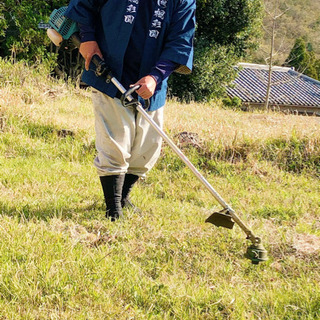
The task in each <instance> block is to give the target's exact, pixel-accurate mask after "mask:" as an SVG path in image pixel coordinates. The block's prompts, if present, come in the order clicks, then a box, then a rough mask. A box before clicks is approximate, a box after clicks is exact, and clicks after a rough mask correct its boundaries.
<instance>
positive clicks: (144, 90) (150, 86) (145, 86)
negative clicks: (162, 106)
mask: <svg viewBox="0 0 320 320" xmlns="http://www.w3.org/2000/svg"><path fill="white" fill-rule="evenodd" d="M137 85H139V86H140V88H139V89H138V90H137V91H136V92H137V94H138V95H139V96H140V97H141V98H143V99H145V100H147V99H149V98H151V97H152V96H153V94H154V92H155V90H156V86H157V82H156V80H155V79H154V78H153V77H151V76H145V77H143V78H141V79H140V80H139V81H138V82H136V83H134V84H132V85H130V87H134V86H137Z"/></svg>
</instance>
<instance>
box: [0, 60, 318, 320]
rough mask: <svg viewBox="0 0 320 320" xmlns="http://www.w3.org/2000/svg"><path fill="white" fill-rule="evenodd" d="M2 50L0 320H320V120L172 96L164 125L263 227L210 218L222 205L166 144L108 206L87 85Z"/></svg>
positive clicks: (235, 205) (242, 211) (221, 190)
mask: <svg viewBox="0 0 320 320" xmlns="http://www.w3.org/2000/svg"><path fill="white" fill-rule="evenodd" d="M41 68H42V67H41V66H39V68H28V67H26V66H25V65H23V64H22V63H19V64H16V65H14V66H12V65H10V64H8V63H6V62H4V61H2V60H0V213H1V214H0V230H1V237H0V270H1V271H0V319H77V320H78V319H81V320H82V319H83V320H85V319H290V320H291V319H320V288H319V282H320V219H319V216H320V214H319V208H320V197H319V192H320V183H319V178H320V138H319V137H320V127H319V124H320V122H319V121H320V120H319V118H316V117H304V116H296V115H283V114H277V113H269V112H252V113H244V112H241V111H237V110H231V109H224V108H223V107H222V106H220V105H219V104H195V103H193V104H179V103H177V102H175V101H170V102H168V104H167V106H166V118H165V128H164V130H165V132H166V133H167V134H168V135H169V136H170V137H171V138H172V139H173V140H174V141H175V142H176V143H178V139H177V134H179V133H180V132H183V131H188V132H193V133H197V134H198V136H199V141H198V144H199V146H198V147H192V146H187V147H182V146H181V148H182V149H183V152H184V153H185V154H186V155H187V156H188V157H189V159H190V160H191V161H192V162H193V163H194V165H195V166H196V167H197V169H198V170H199V171H200V172H201V173H202V174H203V175H204V176H205V178H206V179H207V180H208V181H209V182H210V183H211V184H212V186H213V187H214V188H215V189H216V190H217V191H218V192H219V193H220V194H221V196H222V197H223V198H224V199H225V200H226V201H227V202H228V203H230V205H231V206H232V207H233V209H235V211H236V212H237V214H238V215H239V216H240V217H241V218H242V219H243V220H244V222H245V223H246V224H247V225H248V226H249V227H250V228H252V230H253V231H254V233H255V234H256V235H258V236H261V237H262V239H263V243H264V246H265V248H266V249H267V251H268V255H269V260H268V261H267V262H264V263H260V264H259V265H253V264H251V262H250V261H249V260H247V259H245V258H244V253H245V251H246V248H247V246H248V245H249V244H250V243H248V241H247V240H246V239H245V234H244V233H243V232H242V231H241V229H240V228H239V227H238V226H235V228H234V229H233V230H227V229H221V228H216V227H214V226H213V225H211V224H206V223H204V221H205V219H206V218H207V217H208V216H209V215H210V214H211V213H212V212H214V211H217V210H220V209H221V208H220V207H219V205H218V204H217V202H216V201H215V199H214V198H213V197H212V196H211V195H210V194H209V193H208V191H207V190H206V189H205V188H204V187H203V186H202V185H201V184H200V182H198V181H197V179H196V178H195V176H194V175H193V174H192V173H191V172H190V170H189V169H188V168H186V167H185V165H184V164H183V163H182V162H181V161H180V160H179V159H178V158H177V156H176V155H174V154H173V152H172V151H171V150H170V148H169V147H168V146H167V145H165V144H164V146H163V150H162V154H161V157H160V159H159V161H158V163H157V165H156V166H155V168H154V169H153V170H152V171H151V172H150V173H149V175H148V176H147V178H146V179H145V180H143V181H140V182H139V183H138V184H137V186H136V187H135V189H134V190H133V196H132V200H133V202H135V203H136V204H137V206H138V207H139V208H140V209H141V212H140V213H134V212H132V211H130V210H129V211H125V219H123V220H121V221H118V222H115V223H112V222H110V221H108V220H106V219H105V217H104V210H105V209H104V202H103V198H102V191H101V188H100V185H99V179H98V177H97V175H96V171H95V169H94V167H93V164H92V162H93V158H94V156H95V147H94V124H93V121H94V119H93V114H92V110H91V101H90V91H89V90H87V91H86V90H80V89H77V88H74V87H73V86H71V85H69V84H64V83H62V82H59V81H54V80H52V79H49V78H48V77H47V76H46V71H45V70H44V71H43V70H41Z"/></svg>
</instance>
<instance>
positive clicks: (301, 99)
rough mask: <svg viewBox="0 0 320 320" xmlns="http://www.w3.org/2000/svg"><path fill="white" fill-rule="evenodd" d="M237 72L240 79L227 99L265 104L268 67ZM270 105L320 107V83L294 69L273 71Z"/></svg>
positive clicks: (247, 66) (243, 67)
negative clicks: (232, 98) (235, 98)
mask: <svg viewBox="0 0 320 320" xmlns="http://www.w3.org/2000/svg"><path fill="white" fill-rule="evenodd" d="M236 68H237V69H239V75H238V77H237V78H236V80H235V81H234V87H228V88H227V92H228V95H229V96H231V97H234V96H236V97H239V98H240V99H241V100H242V101H243V102H247V103H252V104H255V103H256V104H261V103H264V102H265V97H266V92H267V83H268V73H269V71H268V66H265V65H257V64H244V63H241V64H239V65H238V66H237V67H236ZM270 104H271V105H275V106H281V105H287V106H290V105H292V106H310V107H320V82H319V81H317V80H314V79H312V78H310V77H307V76H305V75H303V74H300V73H298V72H296V71H294V70H293V69H291V68H284V67H273V69H272V86H271V93H270Z"/></svg>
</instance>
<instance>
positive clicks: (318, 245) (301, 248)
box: [292, 234, 320, 255]
mask: <svg viewBox="0 0 320 320" xmlns="http://www.w3.org/2000/svg"><path fill="white" fill-rule="evenodd" d="M292 247H293V248H294V249H295V250H296V254H297V255H312V254H316V253H318V252H320V238H319V237H317V236H315V235H312V234H296V235H295V236H294V237H293V244H292Z"/></svg>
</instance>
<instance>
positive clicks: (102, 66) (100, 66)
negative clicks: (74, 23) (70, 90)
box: [71, 33, 110, 77]
mask: <svg viewBox="0 0 320 320" xmlns="http://www.w3.org/2000/svg"><path fill="white" fill-rule="evenodd" d="M71 40H72V43H73V44H74V46H76V47H77V48H78V49H79V48H80V45H81V40H80V37H79V35H78V34H76V33H75V34H73V35H72V36H71ZM91 61H92V62H93V64H94V65H95V66H96V70H95V74H96V75H97V76H98V77H103V76H104V77H110V69H109V68H108V67H107V65H106V63H105V62H104V60H103V59H101V58H100V57H99V56H98V55H97V54H95V55H94V56H93V57H92V59H91Z"/></svg>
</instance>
